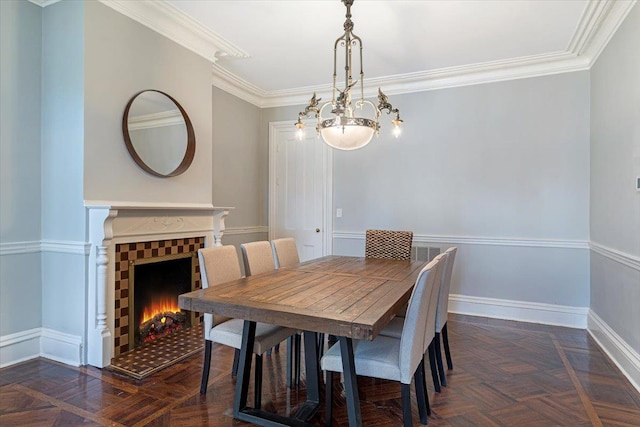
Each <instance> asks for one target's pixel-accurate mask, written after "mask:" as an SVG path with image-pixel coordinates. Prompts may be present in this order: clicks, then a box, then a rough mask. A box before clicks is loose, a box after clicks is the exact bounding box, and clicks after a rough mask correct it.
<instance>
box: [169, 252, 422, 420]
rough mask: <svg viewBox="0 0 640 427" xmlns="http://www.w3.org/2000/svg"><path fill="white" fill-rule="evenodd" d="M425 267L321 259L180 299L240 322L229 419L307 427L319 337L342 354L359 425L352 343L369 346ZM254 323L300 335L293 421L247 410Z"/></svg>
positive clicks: (316, 387) (316, 390)
mask: <svg viewBox="0 0 640 427" xmlns="http://www.w3.org/2000/svg"><path fill="white" fill-rule="evenodd" d="M426 264H427V263H426V262H424V261H398V260H388V259H371V258H357V257H346V256H326V257H323V258H318V259H314V260H311V261H307V262H303V263H300V264H298V265H297V266H295V267H291V268H280V269H278V270H274V271H272V272H268V273H263V274H259V275H256V276H250V277H246V278H243V279H239V280H234V281H231V282H226V283H222V284H219V285H215V286H212V287H209V288H207V289H201V290H197V291H193V292H189V293H186V294H182V295H180V296H179V298H178V305H179V306H180V308H182V309H185V310H191V311H197V312H207V313H214V314H218V315H221V316H227V317H232V318H238V319H244V320H245V322H244V331H243V337H242V348H241V351H240V361H239V368H238V377H237V382H236V391H235V396H234V407H233V416H234V418H236V419H239V420H243V421H247V422H250V423H253V424H256V425H261V426H285V425H286V426H310V425H313V424H310V423H309V421H310V420H311V419H312V418H313V417H314V416H315V414H316V413H317V411H318V408H319V405H320V375H319V374H320V369H319V366H318V347H317V343H318V341H317V333H324V334H329V335H334V336H335V337H337V339H338V342H339V345H340V346H341V351H342V363H343V373H344V385H345V392H346V399H347V412H348V416H349V425H350V426H361V425H362V417H361V414H360V403H359V397H358V387H357V383H356V375H355V364H354V357H353V340H354V339H357V340H373V339H374V338H375V337H376V336H377V335H378V334H379V333H380V331H381V330H382V329H383V328H384V327H385V326H386V325H387V323H389V321H390V320H391V319H392V318H393V317H394V315H395V313H397V312H398V310H399V309H400V308H401V307H403V306H404V304H405V303H407V302H408V301H409V298H410V296H411V290H412V288H413V285H414V283H415V280H416V278H417V277H418V274H419V272H420V270H421V269H422V267H424V266H425V265H426ZM256 322H265V323H271V324H276V325H280V326H285V327H290V328H296V329H298V330H302V331H304V346H305V351H304V353H305V368H306V381H307V400H306V402H305V403H304V404H302V405H301V406H300V407H299V408H298V411H297V412H296V413H295V414H294V415H293V417H291V418H289V417H285V416H282V415H279V414H274V413H270V412H266V411H263V410H261V408H252V407H250V406H248V405H247V394H248V389H249V377H250V372H251V360H252V349H253V344H254V339H255V329H256Z"/></svg>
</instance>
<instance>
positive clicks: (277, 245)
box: [271, 237, 300, 268]
mask: <svg viewBox="0 0 640 427" xmlns="http://www.w3.org/2000/svg"><path fill="white" fill-rule="evenodd" d="M271 248H272V249H273V257H274V259H275V261H276V268H280V267H293V266H294V265H297V264H298V263H300V257H299V256H298V247H297V246H296V241H295V240H294V239H293V238H292V237H286V238H284V239H275V240H272V241H271Z"/></svg>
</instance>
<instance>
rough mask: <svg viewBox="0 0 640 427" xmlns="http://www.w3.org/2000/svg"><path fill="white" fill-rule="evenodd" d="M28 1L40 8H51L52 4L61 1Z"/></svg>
mask: <svg viewBox="0 0 640 427" xmlns="http://www.w3.org/2000/svg"><path fill="white" fill-rule="evenodd" d="M28 1H29V2H30V3H33V4H35V5H38V6H40V7H47V6H51V5H52V4H55V3H58V2H59V1H61V0H28Z"/></svg>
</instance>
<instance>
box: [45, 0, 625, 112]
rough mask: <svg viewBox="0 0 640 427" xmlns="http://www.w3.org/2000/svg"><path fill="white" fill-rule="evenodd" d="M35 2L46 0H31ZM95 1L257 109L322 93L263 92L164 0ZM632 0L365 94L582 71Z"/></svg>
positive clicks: (591, 7)
mask: <svg viewBox="0 0 640 427" xmlns="http://www.w3.org/2000/svg"><path fill="white" fill-rule="evenodd" d="M32 1H33V2H35V3H36V4H39V3H41V2H43V3H47V0H40V1H38V0H32ZM100 2H101V3H102V4H104V5H106V6H108V7H110V8H112V9H114V10H116V11H118V12H120V13H122V14H124V15H126V16H128V17H130V18H131V19H133V20H135V21H138V22H139V23H141V24H142V25H145V26H147V27H149V28H151V29H152V30H154V31H156V32H158V33H160V34H162V35H164V36H165V37H167V38H169V39H171V40H173V41H175V42H176V43H178V44H180V45H182V46H184V47H185V48H187V49H189V50H191V51H193V52H195V53H196V54H198V55H200V56H202V57H204V58H206V59H208V60H210V61H211V62H213V63H214V66H213V69H212V84H213V85H214V86H216V87H219V88H220V89H222V90H224V91H226V92H229V93H230V94H232V95H235V96H237V97H238V98H240V99H243V100H245V101H247V102H250V103H251V104H254V105H256V106H258V107H261V108H267V107H280V106H286V105H300V104H306V102H307V101H308V99H309V97H310V96H311V94H312V93H313V92H314V91H315V92H318V95H319V96H320V95H321V94H325V93H328V92H329V90H330V82H329V81H327V84H326V85H323V86H318V87H302V88H293V89H285V90H276V91H267V90H264V89H262V88H260V87H258V86H256V85H254V84H252V83H250V82H248V81H247V80H244V79H242V78H240V77H238V76H236V75H234V74H232V73H231V72H229V71H228V70H226V69H224V68H223V67H221V66H219V65H217V64H215V62H216V61H217V59H218V57H220V56H231V57H235V58H248V57H249V54H248V53H246V52H244V51H243V50H241V49H240V48H238V47H237V46H235V45H233V44H232V43H230V42H229V41H227V40H225V39H224V38H222V37H221V36H220V35H218V34H216V33H215V32H213V31H211V30H210V29H209V28H207V27H205V26H204V25H202V24H201V23H200V22H198V21H197V20H195V19H193V18H192V17H191V16H189V15H188V14H186V13H185V12H183V11H181V10H180V9H178V8H176V7H175V6H173V5H171V4H170V3H167V2H161V1H152V0H138V1H130V0H100ZM636 2H637V0H629V1H625V0H596V1H592V2H588V3H587V5H586V6H585V9H584V11H583V14H582V16H581V17H580V20H579V22H578V24H577V25H576V28H575V30H574V34H573V36H572V37H571V39H570V42H569V44H568V46H567V49H566V50H564V51H561V52H552V53H547V54H541V55H532V56H525V57H520V58H513V59H506V60H500V61H492V62H485V63H479V64H470V65H465V66H461V67H450V68H442V69H437V70H429V71H422V72H417V73H409V74H401V75H394V76H385V77H379V78H372V79H367V81H366V93H365V96H367V97H370V96H375V95H376V90H377V87H378V86H383V87H384V88H385V93H386V94H387V95H396V94H401V93H411V92H422V91H427V90H435V89H443V88H451V87H459V86H468V85H475V84H483V83H492V82H499V81H507V80H514V79H521V78H528V77H538V76H545V75H551V74H558V73H567V72H573V71H580V70H588V69H589V68H590V67H591V66H592V65H593V63H594V62H595V60H596V59H597V57H598V55H599V54H600V53H601V52H602V50H603V49H604V47H605V46H606V45H607V43H608V42H609V40H610V39H611V37H612V36H613V34H614V33H615V31H616V30H617V29H618V27H619V26H620V24H621V23H622V22H623V21H624V19H625V18H626V16H627V14H628V13H629V11H630V10H631V9H632V7H633V6H634V5H635V3H636Z"/></svg>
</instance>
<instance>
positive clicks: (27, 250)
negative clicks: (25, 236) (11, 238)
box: [0, 241, 41, 256]
mask: <svg viewBox="0 0 640 427" xmlns="http://www.w3.org/2000/svg"><path fill="white" fill-rule="evenodd" d="M40 250H41V243H40V242H39V241H33V242H9V243H0V256H4V255H19V254H34V253H38V252H40Z"/></svg>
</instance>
